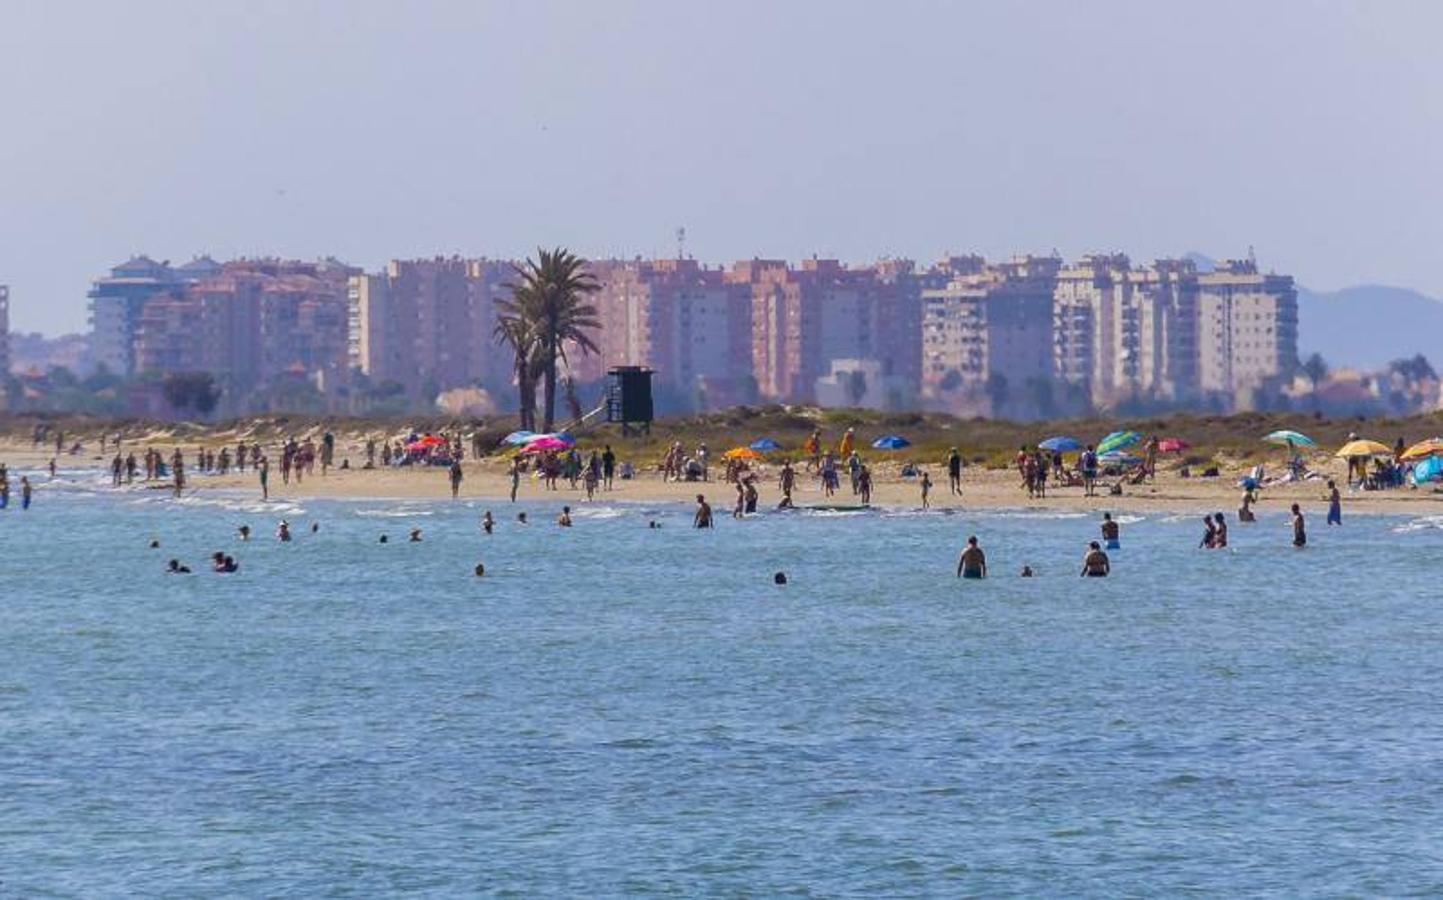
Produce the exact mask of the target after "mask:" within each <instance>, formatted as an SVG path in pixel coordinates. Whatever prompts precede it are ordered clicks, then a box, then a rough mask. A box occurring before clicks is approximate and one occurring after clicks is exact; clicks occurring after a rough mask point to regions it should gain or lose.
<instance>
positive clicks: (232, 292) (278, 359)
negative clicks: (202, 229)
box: [131, 259, 354, 396]
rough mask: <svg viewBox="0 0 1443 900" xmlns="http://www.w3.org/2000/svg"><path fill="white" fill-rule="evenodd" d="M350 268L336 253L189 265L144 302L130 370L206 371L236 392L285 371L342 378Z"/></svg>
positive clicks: (321, 381)
mask: <svg viewBox="0 0 1443 900" xmlns="http://www.w3.org/2000/svg"><path fill="white" fill-rule="evenodd" d="M353 271H354V270H353V269H351V268H349V267H347V266H345V265H343V264H340V263H337V262H335V261H333V260H325V261H321V262H314V263H312V262H299V261H294V260H274V259H260V260H235V261H233V262H228V263H225V264H223V265H222V264H218V263H215V262H214V261H211V260H204V259H203V260H198V261H196V262H194V263H191V264H187V266H185V267H181V268H180V269H177V270H174V272H173V273H172V275H171V277H170V278H169V281H168V282H167V284H166V286H164V287H163V288H162V289H161V290H159V291H158V292H155V293H152V294H150V295H149V296H148V297H146V299H145V300H144V301H143V302H142V303H141V304H140V314H139V317H138V321H137V323H136V326H135V336H134V338H133V342H132V350H131V354H132V356H131V358H132V360H133V362H132V365H133V366H134V370H135V371H136V372H160V373H166V372H183V371H207V372H210V373H212V374H214V375H215V376H216V377H217V379H219V380H220V381H221V382H222V383H223V384H224V385H225V386H227V387H228V388H229V389H230V390H232V391H233V392H235V395H237V396H238V394H239V393H240V392H243V391H247V390H251V389H253V388H256V387H258V386H262V385H266V384H269V383H272V382H274V381H276V380H278V379H281V378H287V377H304V378H306V379H309V380H311V381H312V382H314V383H315V384H316V385H317V386H318V387H321V386H335V385H338V384H340V383H342V381H343V379H344V376H345V374H346V371H347V342H346V325H347V322H346V311H347V303H346V283H347V280H348V279H349V277H350V275H351V273H352V272H353Z"/></svg>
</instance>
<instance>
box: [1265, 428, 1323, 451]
mask: <svg viewBox="0 0 1443 900" xmlns="http://www.w3.org/2000/svg"><path fill="white" fill-rule="evenodd" d="M1263 440H1265V441H1267V442H1268V443H1269V444H1277V445H1279V446H1283V445H1286V444H1292V445H1293V446H1294V447H1312V446H1315V444H1314V442H1313V439H1312V438H1310V437H1308V436H1307V435H1306V434H1299V433H1298V432H1296V431H1274V432H1273V433H1272V434H1270V435H1268V436H1267V437H1265V438H1263Z"/></svg>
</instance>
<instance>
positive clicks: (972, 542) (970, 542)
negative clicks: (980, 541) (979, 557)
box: [967, 534, 977, 547]
mask: <svg viewBox="0 0 1443 900" xmlns="http://www.w3.org/2000/svg"><path fill="white" fill-rule="evenodd" d="M967 546H969V547H975V546H977V535H975V534H974V535H971V536H970V537H968V538H967Z"/></svg>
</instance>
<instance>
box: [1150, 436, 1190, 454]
mask: <svg viewBox="0 0 1443 900" xmlns="http://www.w3.org/2000/svg"><path fill="white" fill-rule="evenodd" d="M1191 446H1192V445H1191V444H1189V443H1188V442H1187V441H1185V440H1183V439H1182V438H1163V439H1162V440H1160V441H1158V442H1157V449H1159V450H1161V451H1162V452H1163V453H1181V452H1183V451H1184V450H1186V449H1187V448H1188V447H1191Z"/></svg>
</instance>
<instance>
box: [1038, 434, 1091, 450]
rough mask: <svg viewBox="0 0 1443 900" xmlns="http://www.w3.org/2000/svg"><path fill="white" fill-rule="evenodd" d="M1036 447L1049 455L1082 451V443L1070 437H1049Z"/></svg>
mask: <svg viewBox="0 0 1443 900" xmlns="http://www.w3.org/2000/svg"><path fill="white" fill-rule="evenodd" d="M1037 446H1038V448H1039V449H1042V450H1046V451H1047V452H1049V453H1076V452H1077V451H1078V450H1081V449H1082V442H1081V441H1079V440H1078V439H1077V438H1071V437H1050V438H1048V439H1047V440H1045V441H1043V442H1042V443H1040V444H1038V445H1037Z"/></svg>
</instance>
